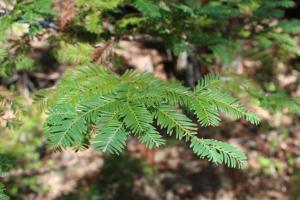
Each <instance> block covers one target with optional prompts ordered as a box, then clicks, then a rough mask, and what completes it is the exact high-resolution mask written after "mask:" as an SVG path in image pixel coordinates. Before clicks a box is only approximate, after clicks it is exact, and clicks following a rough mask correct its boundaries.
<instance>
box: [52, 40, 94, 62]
mask: <svg viewBox="0 0 300 200" xmlns="http://www.w3.org/2000/svg"><path fill="white" fill-rule="evenodd" d="M93 49H94V48H93V47H92V46H91V45H89V44H84V43H79V44H74V45H73V44H67V43H62V44H61V45H60V48H59V50H58V51H57V54H56V56H57V59H58V60H59V61H60V62H62V63H66V64H86V63H90V62H91V61H92V51H93Z"/></svg>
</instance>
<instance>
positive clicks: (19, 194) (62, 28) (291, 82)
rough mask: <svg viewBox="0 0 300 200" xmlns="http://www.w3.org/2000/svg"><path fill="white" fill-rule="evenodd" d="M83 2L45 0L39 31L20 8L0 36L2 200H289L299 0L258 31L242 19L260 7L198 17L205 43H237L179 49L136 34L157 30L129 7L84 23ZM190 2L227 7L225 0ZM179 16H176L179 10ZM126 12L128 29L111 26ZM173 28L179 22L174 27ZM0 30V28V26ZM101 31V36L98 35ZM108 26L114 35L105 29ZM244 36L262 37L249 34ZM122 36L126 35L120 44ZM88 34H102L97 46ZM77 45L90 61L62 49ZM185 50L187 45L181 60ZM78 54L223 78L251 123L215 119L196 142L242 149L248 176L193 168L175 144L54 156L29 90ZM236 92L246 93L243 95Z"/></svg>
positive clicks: (294, 158)
mask: <svg viewBox="0 0 300 200" xmlns="http://www.w3.org/2000/svg"><path fill="white" fill-rule="evenodd" d="M25 2H26V1H25ZM41 2H42V3H43V2H44V3H45V2H46V1H41ZM47 2H48V0H47ZM88 2H89V1H86V2H84V1H77V2H76V1H75V0H66V1H54V3H51V8H52V9H54V10H55V15H53V17H49V16H50V14H49V13H48V14H49V16H47V17H45V19H43V20H42V23H41V20H40V19H41V17H40V16H39V18H38V20H40V21H38V24H39V25H36V24H35V23H36V22H37V21H36V19H37V18H35V17H36V16H35V15H31V16H27V15H25V14H26V12H31V11H28V10H27V11H26V10H25V11H24V10H23V11H22V12H23V15H22V16H21V18H20V19H21V20H19V18H18V19H17V20H19V21H18V22H17V23H16V22H14V24H13V25H12V26H11V27H10V29H9V31H8V32H7V30H6V32H4V33H3V32H1V34H2V33H3V34H4V35H6V36H7V37H9V39H7V38H6V39H5V40H1V42H0V46H1V48H2V47H3V46H5V47H9V48H8V49H9V54H7V55H6V59H7V61H10V62H6V60H4V59H2V58H1V65H0V71H1V72H0V100H1V101H0V138H1V139H0V153H1V155H2V156H1V157H0V163H1V165H2V166H1V170H0V172H4V171H5V172H4V173H3V174H2V176H1V178H0V179H1V182H3V183H4V185H5V188H6V190H5V193H6V194H7V195H8V196H10V197H11V199H13V200H19V199H20V200H27V199H28V200H31V199H32V200H53V199H59V200H60V199H61V200H108V199H122V200H126V199H128V200H134V199H149V200H156V199H157V200H159V199H166V200H181V199H192V200H211V199H224V200H231V199H241V200H243V199H249V200H255V199H260V200H262V199H278V200H285V199H291V200H298V199H300V121H299V113H300V104H299V103H300V101H299V98H298V97H299V96H300V85H299V83H300V72H299V69H300V59H299V55H300V49H299V41H300V34H299V33H300V21H299V20H300V2H298V1H294V3H293V4H292V5H291V6H283V7H280V8H278V9H277V7H278V5H276V6H277V7H276V6H275V7H272V10H271V11H272V12H274V13H275V12H277V11H278V12H279V11H282V12H281V13H280V14H278V15H274V16H270V17H266V16H264V15H268V14H270V13H269V12H268V13H267V12H266V11H265V13H261V14H262V18H263V19H262V20H261V21H259V20H258V21H259V22H257V23H253V21H251V20H249V18H251V16H252V14H251V13H252V12H253V13H254V12H255V11H256V10H255V9H257V8H256V7H255V6H258V7H259V6H260V3H261V1H249V2H250V3H249V4H247V2H246V3H245V4H239V6H238V9H239V11H240V13H241V14H240V16H239V17H235V16H233V17H230V18H226V19H218V18H216V17H214V15H213V14H212V16H211V17H210V14H206V15H207V16H209V17H208V19H206V20H204V19H203V18H201V16H200V17H199V18H197V19H199V20H202V19H203V21H201V23H200V22H199V24H200V25H201V26H202V27H203V30H206V31H207V33H208V35H209V34H213V35H215V34H216V35H217V33H218V31H220V32H222V33H224V35H226V39H230V40H232V41H234V42H237V41H238V42H237V43H238V45H236V43H233V44H229V45H228V44H227V43H226V45H227V46H222V45H219V46H218V45H217V46H216V45H212V46H213V48H210V46H209V45H210V44H204V43H203V44H198V43H197V42H195V44H194V43H192V42H190V44H192V47H190V46H189V47H188V48H186V47H185V48H183V47H182V45H183V43H182V41H179V42H176V44H178V45H177V46H176V45H173V46H172V45H171V47H170V46H169V45H167V44H166V42H164V40H161V38H158V37H156V36H157V35H155V34H153V35H154V36H153V35H152V36H151V37H150V36H149V33H152V32H153V31H155V30H149V33H148V32H146V34H144V32H141V30H142V29H145V26H146V27H147V26H148V27H149V24H150V25H151V23H154V24H156V23H158V22H157V21H155V20H154V22H149V23H148V22H147V23H146V22H143V21H141V19H137V18H136V17H135V18H134V17H132V16H133V15H135V14H136V13H137V12H138V9H135V8H133V7H130V6H126V7H121V8H119V10H118V11H115V12H110V11H109V12H106V11H103V12H104V14H103V15H104V16H105V20H103V22H102V25H101V26H100V27H96V28H95V27H94V26H88V24H86V23H87V21H86V20H87V19H90V18H87V16H86V15H88V14H86V12H90V11H89V8H87V7H88V5H89V3H88ZM120 2H121V1H120ZM182 2H185V1H182ZM195 2H201V3H202V5H211V6H215V5H217V6H220V5H227V4H226V2H225V3H224V1H194V3H195ZM228 2H230V3H231V4H236V3H240V2H239V1H228ZM270 2H271V1H270ZM280 2H284V1H280ZM289 2H292V1H289ZM16 3H17V2H16V1H3V0H1V1H0V8H1V13H0V14H1V18H0V20H2V19H3V17H5V16H7V15H6V14H7V13H9V12H10V11H11V10H13V9H15V8H14V6H15V5H17V4H16ZM230 3H228V5H231V4H230ZM251 3H252V4H255V5H254V6H253V5H252V4H251ZM250 4H251V5H250ZM166 5H168V3H167V4H166ZM247 5H248V7H247ZM40 9H41V10H42V8H40ZM185 9H186V10H185V13H186V12H190V10H189V9H188V8H185ZM21 10H22V8H21ZM32 12H33V11H32ZM93 12H94V11H93ZM178 12H179V11H178ZM261 12H262V11H261ZM44 13H45V12H44ZM124 13H125V14H124ZM39 14H40V13H39ZM217 14H218V15H219V13H217ZM40 15H41V14H40ZM99 15H100V14H99ZM125 15H126V16H127V18H126V19H129V20H127V21H125V20H123V21H121V19H124V18H125V17H123V16H125ZM253 15H254V14H253ZM111 16H113V17H114V18H113V20H112V19H111ZM128 16H130V17H128ZM90 17H91V16H90ZM98 17H99V16H98ZM173 17H174V16H173ZM175 17H176V16H175ZM219 18H220V16H219ZM221 18H222V17H221ZM22 20H23V21H22ZM139 20H140V21H139ZM142 20H144V19H142ZM193 20H195V19H193ZM212 20H215V21H216V22H212ZM218 20H219V21H218ZM221 20H224V21H227V22H229V23H223V22H222V23H221ZM252 20H253V19H252ZM111 21H113V23H112V22H111ZM120 21H121V22H120ZM219 22H220V23H221V24H222V25H218V23H219ZM97 23H98V22H97ZM173 23H174V24H176V23H179V24H180V23H181V22H180V19H177V21H174V22H173ZM197 23H198V22H197ZM3 24H4V20H3V21H2V22H1V23H0V27H2V26H1V25H3ZM140 24H142V25H143V24H144V26H142V25H141V26H140ZM98 25H99V24H98ZM200 25H199V26H200ZM40 26H41V27H40ZM139 26H140V27H139ZM176 26H178V24H177V25H176ZM116 27H117V28H119V29H117V28H116ZM136 27H137V28H136ZM224 27H225V28H224ZM226 27H227V28H226ZM237 27H238V28H237ZM253 27H254V28H253ZM85 28H86V30H85ZM101 28H103V30H104V31H102V32H101V33H100V32H99V33H98V32H97V30H99V29H101ZM114 28H115V29H116V30H119V32H118V31H115V32H114V31H111V30H114ZM218 28H220V29H218ZM149 29H150V28H149ZM252 29H253V30H254V32H255V31H257V30H256V29H258V30H260V29H262V30H264V32H263V34H262V33H260V32H259V31H257V32H255V34H252V33H251V31H252ZM105 31H106V32H105ZM171 31H172V30H171ZM237 31H238V33H236V32H237ZM231 32H234V33H236V34H233V33H231ZM117 33H119V34H121V35H122V37H120V36H118V35H117ZM124 33H128V35H125V34H124ZM132 33H134V34H133V35H134V36H130V34H132ZM136 33H139V34H136ZM95 34H96V35H97V34H102V36H101V37H100V38H101V39H99V37H96V36H95ZM179 34H180V35H182V34H183V33H179ZM264 34H265V35H264ZM74 35H75V36H76V37H75V36H74ZM150 35H151V34H150ZM266 35H268V37H269V38H268V37H267V36H266ZM158 36H159V35H158ZM166 37H168V36H166ZM270 37H271V38H270ZM183 38H184V37H183ZM163 39H165V38H163ZM78 41H80V42H83V41H84V42H87V43H89V44H93V46H92V47H93V48H92V50H91V51H92V54H91V52H90V50H89V48H87V47H86V46H85V47H83V46H80V45H79V46H75V47H76V48H73V47H74V46H70V43H73V44H74V43H76V42H78ZM95 41H96V42H95ZM195 41H196V40H195ZM202 41H205V39H202ZM183 46H184V45H183ZM181 48H183V49H181ZM189 48H193V51H192V53H191V52H190V51H189ZM78 49H79V50H78ZM174 49H175V53H174V51H173V50H174ZM178 49H180V50H178ZM77 50H78V51H77ZM177 50H178V53H176V51H177ZM66 54H74V55H75V57H76V56H78V60H79V61H76V62H77V63H76V62H75V63H72V62H71V63H70V62H69V60H68V58H67V57H66V56H65V55H66ZM81 55H82V56H83V58H81V57H80V56H81ZM0 57H1V56H0ZM87 57H92V58H91V59H94V61H95V62H96V63H100V64H103V65H106V66H108V68H112V69H113V70H114V71H116V72H117V73H120V74H121V73H123V72H124V71H125V70H126V69H137V70H141V71H147V72H150V73H153V75H154V76H156V77H159V78H161V79H163V80H174V79H176V80H178V81H181V82H182V83H183V84H185V85H186V86H190V87H193V86H195V83H196V82H197V80H199V79H200V78H201V77H203V76H204V75H205V74H207V73H208V72H210V71H213V72H217V73H220V74H221V75H222V77H224V78H227V79H229V80H231V81H229V82H228V87H231V88H232V90H235V91H237V93H238V94H239V98H240V99H241V100H242V102H243V103H244V104H245V105H246V107H247V108H248V109H249V110H251V111H253V112H255V113H256V114H257V115H258V116H259V117H260V118H261V121H262V122H261V124H260V125H259V126H253V125H250V124H249V123H246V122H245V121H243V120H241V121H232V120H231V119H227V118H224V121H223V122H222V124H221V126H219V127H213V128H210V127H208V128H200V130H199V134H200V135H201V136H202V137H205V136H208V135H209V136H210V137H213V138H216V139H219V140H223V141H228V142H229V143H231V144H232V145H234V146H236V147H238V148H239V149H241V150H243V151H244V152H245V153H246V155H247V157H248V164H249V166H248V168H247V169H245V170H237V169H230V168H227V167H225V166H215V165H213V164H211V163H209V162H208V161H205V160H201V159H199V158H198V157H197V156H196V155H194V154H193V153H192V151H191V150H190V149H189V148H188V146H187V145H186V144H185V143H180V142H177V141H175V140H172V139H171V138H168V142H167V145H166V146H164V147H161V148H158V149H152V150H149V149H147V148H146V147H145V146H144V145H142V144H139V143H138V141H137V140H136V139H134V138H130V139H129V140H128V142H127V147H126V150H125V151H124V152H123V153H122V154H121V155H119V156H117V155H109V154H103V153H100V152H97V151H95V150H93V149H90V148H88V149H85V150H82V151H78V152H74V151H73V150H71V149H66V150H62V151H53V150H52V149H51V148H49V146H48V145H47V139H46V137H45V136H44V134H43V121H44V120H45V117H46V116H45V114H44V112H43V111H41V108H40V107H41V105H40V103H39V102H37V100H36V99H38V97H39V95H40V94H39V93H37V92H38V91H39V90H41V89H46V88H50V87H53V86H55V85H56V84H57V83H58V82H59V80H60V79H61V77H62V76H63V73H64V71H65V70H66V69H67V68H74V67H75V66H76V65H77V64H82V62H83V63H84V59H86V58H87ZM80 59H81V60H80ZM82 59H83V61H82ZM11 60H14V62H13V63H12V61H11ZM11 66H14V68H12V67H11ZM239 86H245V87H247V91H248V92H249V93H247V94H246V93H245V90H242V89H240V88H239ZM153 87H155V86H153ZM46 94H47V92H46Z"/></svg>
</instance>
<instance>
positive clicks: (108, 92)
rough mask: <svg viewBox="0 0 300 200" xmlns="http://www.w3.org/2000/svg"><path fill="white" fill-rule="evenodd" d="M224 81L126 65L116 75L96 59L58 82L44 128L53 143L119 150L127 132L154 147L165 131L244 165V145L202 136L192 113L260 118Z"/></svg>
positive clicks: (209, 155) (213, 157)
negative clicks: (163, 75) (188, 79)
mask: <svg viewBox="0 0 300 200" xmlns="http://www.w3.org/2000/svg"><path fill="white" fill-rule="evenodd" d="M222 85H223V84H222V80H221V79H220V78H219V77H218V76H217V75H215V74H210V75H207V76H206V77H204V78H203V79H202V80H201V81H199V83H198V86H197V88H195V89H194V90H191V89H189V88H186V87H184V86H182V85H181V84H179V83H176V82H165V81H162V80H160V79H157V78H154V77H153V76H151V75H150V74H147V73H141V72H137V71H127V72H126V73H125V74H123V75H122V76H118V75H116V74H114V73H112V72H110V71H108V70H106V69H104V68H103V67H100V66H97V65H88V66H82V67H79V68H78V69H77V70H76V71H75V72H73V73H70V74H69V75H67V76H66V77H65V78H64V79H63V81H62V82H61V83H60V84H59V85H58V87H57V90H56V91H55V94H53V95H54V96H59V100H58V102H55V103H51V102H50V109H49V111H48V112H47V115H48V118H47V120H46V122H45V129H46V132H47V136H48V138H49V140H50V142H51V144H52V145H54V146H55V147H58V148H65V147H76V148H80V147H84V146H86V145H88V144H91V146H92V147H93V148H95V149H96V150H100V151H103V152H110V153H115V154H119V153H120V152H121V151H122V150H123V149H124V147H125V144H126V139H127V137H128V136H135V137H137V138H138V139H139V141H140V142H141V143H143V144H145V145H147V147H149V148H153V147H159V146H161V145H163V144H165V137H164V135H163V133H164V132H166V133H167V135H169V136H173V135H174V136H175V138H176V139H178V140H185V141H187V142H189V143H190V146H191V148H192V150H193V151H194V152H195V153H196V154H197V155H199V156H200V157H201V158H205V159H208V160H209V161H211V162H213V163H216V164H221V163H224V164H226V165H227V166H229V167H235V168H243V167H245V166H246V157H245V155H244V154H243V153H242V152H241V151H239V150H237V149H235V148H234V147H232V146H231V145H229V144H227V143H223V142H221V141H215V140H212V139H200V138H198V137H197V124H196V123H194V122H193V120H192V119H191V118H190V117H193V115H195V116H197V119H198V122H199V123H200V124H201V125H202V126H217V125H218V124H219V123H220V113H226V114H227V115H229V116H231V117H232V118H234V119H240V118H245V119H246V120H248V121H250V122H251V123H253V124H258V123H259V119H258V118H257V117H256V116H255V115H254V114H253V113H249V112H247V111H246V110H245V108H244V107H243V106H242V105H241V104H240V103H239V102H238V100H237V99H236V98H234V97H233V96H231V95H230V94H229V93H228V92H227V91H226V89H225V88H223V87H222ZM186 113H188V114H186ZM160 130H162V131H160ZM164 130H165V131H164Z"/></svg>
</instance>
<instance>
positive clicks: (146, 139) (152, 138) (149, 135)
mask: <svg viewBox="0 0 300 200" xmlns="http://www.w3.org/2000/svg"><path fill="white" fill-rule="evenodd" d="M139 141H140V142H141V143H143V144H146V146H147V147H148V148H150V149H152V148H153V147H159V146H161V145H164V144H165V140H164V139H163V138H162V136H161V135H160V134H159V133H158V132H157V131H155V130H149V131H147V132H145V133H144V134H143V135H142V136H140V137H139Z"/></svg>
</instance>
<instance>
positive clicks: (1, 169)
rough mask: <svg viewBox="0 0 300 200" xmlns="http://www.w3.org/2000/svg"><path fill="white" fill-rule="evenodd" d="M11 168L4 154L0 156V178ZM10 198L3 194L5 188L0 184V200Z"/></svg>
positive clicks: (9, 161)
mask: <svg viewBox="0 0 300 200" xmlns="http://www.w3.org/2000/svg"><path fill="white" fill-rule="evenodd" d="M11 168H12V163H11V160H10V159H9V158H8V157H7V156H6V155H4V154H0V177H1V176H2V175H3V174H4V173H5V172H8V171H9V170H10V169H11ZM9 199H10V198H9V197H8V196H7V195H6V194H5V187H4V185H3V184H2V183H1V182H0V200H9Z"/></svg>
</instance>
